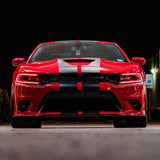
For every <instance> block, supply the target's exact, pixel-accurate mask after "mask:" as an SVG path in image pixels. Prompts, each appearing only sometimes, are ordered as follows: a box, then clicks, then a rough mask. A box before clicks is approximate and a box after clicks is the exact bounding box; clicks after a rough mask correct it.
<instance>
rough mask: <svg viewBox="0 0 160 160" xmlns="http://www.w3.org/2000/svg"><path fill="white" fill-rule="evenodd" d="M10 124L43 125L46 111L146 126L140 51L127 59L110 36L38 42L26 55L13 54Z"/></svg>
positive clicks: (53, 115) (142, 61) (120, 123)
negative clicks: (111, 40)
mask: <svg viewBox="0 0 160 160" xmlns="http://www.w3.org/2000/svg"><path fill="white" fill-rule="evenodd" d="M12 63H13V66H17V68H16V70H15V72H14V74H13V82H12V90H11V97H12V98H11V102H12V105H11V125H12V127H14V128H19V127H41V122H42V119H43V117H55V118H56V117H73V118H77V117H78V118H84V119H85V118H87V117H110V118H113V120H114V126H115V127H127V126H134V127H145V126H146V112H145V96H146V86H145V74H144V71H143V70H142V68H141V66H140V65H144V64H145V59H144V58H141V57H134V58H132V62H131V61H130V60H129V59H128V57H127V56H126V54H125V53H124V51H123V50H122V49H121V48H120V47H119V46H118V45H117V44H116V43H112V42H102V41H81V40H80V41H79V40H76V41H59V42H47V43H41V44H39V45H38V46H37V47H36V48H35V50H34V51H33V53H32V54H31V55H30V57H29V58H28V60H27V61H26V62H25V61H24V58H15V59H13V61H12Z"/></svg>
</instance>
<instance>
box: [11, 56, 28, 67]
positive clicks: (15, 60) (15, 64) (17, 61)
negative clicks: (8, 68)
mask: <svg viewBox="0 0 160 160" xmlns="http://www.w3.org/2000/svg"><path fill="white" fill-rule="evenodd" d="M24 62H25V59H24V58H14V59H13V60H12V65H13V66H14V67H17V66H18V65H19V64H21V63H24Z"/></svg>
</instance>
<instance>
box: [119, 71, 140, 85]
mask: <svg viewBox="0 0 160 160" xmlns="http://www.w3.org/2000/svg"><path fill="white" fill-rule="evenodd" d="M141 81H142V75H141V74H140V73H123V74H121V76H120V80H119V84H130V83H138V82H141Z"/></svg>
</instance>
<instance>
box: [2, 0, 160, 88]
mask: <svg viewBox="0 0 160 160" xmlns="http://www.w3.org/2000/svg"><path fill="white" fill-rule="evenodd" d="M159 38H160V11H159V5H158V3H153V2H152V1H149V2H146V1H144V0H141V1H136V0H135V1H133V2H131V1H128V2H127V1H126V2H122V1H118V2H116V1H113V2H110V1H107V0H105V1H86V0H85V1H84V0H79V1H74V2H71V1H65V2H63V1H43V2H40V1H36V3H35V1H34V3H33V2H30V3H29V2H27V1H19V2H18V1H13V0H12V1H9V0H0V41H1V43H0V54H1V63H0V68H1V79H0V84H1V85H5V86H6V87H8V88H9V87H10V85H11V78H12V72H13V70H14V68H13V67H12V63H11V61H12V59H13V58H15V57H25V58H27V57H28V56H29V55H30V53H31V52H32V50H33V49H34V48H35V47H36V45H38V44H39V43H40V42H46V41H54V40H72V39H73V40H74V39H81V40H105V41H113V42H117V43H118V44H119V45H120V46H121V47H122V48H123V49H124V51H125V52H126V53H127V55H128V56H129V58H130V59H131V58H132V57H133V56H142V57H145V58H146V59H147V61H148V59H149V57H151V56H153V54H155V53H156V52H157V51H158V49H159V48H160V43H159V41H160V40H159ZM147 66H148V64H147V65H146V67H144V69H145V71H146V72H147Z"/></svg>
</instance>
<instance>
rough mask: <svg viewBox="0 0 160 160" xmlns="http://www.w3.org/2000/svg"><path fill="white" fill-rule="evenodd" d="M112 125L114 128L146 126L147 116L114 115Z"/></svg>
mask: <svg viewBox="0 0 160 160" xmlns="http://www.w3.org/2000/svg"><path fill="white" fill-rule="evenodd" d="M113 125H114V127H115V128H132V127H142V128H144V127H146V126H147V118H146V117H145V116H124V117H116V118H115V119H114V122H113Z"/></svg>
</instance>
